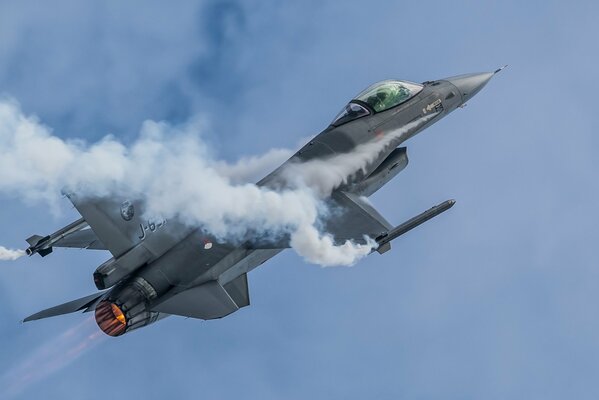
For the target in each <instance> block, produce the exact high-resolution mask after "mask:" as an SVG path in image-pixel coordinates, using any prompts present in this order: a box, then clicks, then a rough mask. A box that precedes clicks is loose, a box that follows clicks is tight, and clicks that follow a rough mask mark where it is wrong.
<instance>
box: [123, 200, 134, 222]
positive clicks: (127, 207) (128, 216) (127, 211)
mask: <svg viewBox="0 0 599 400" xmlns="http://www.w3.org/2000/svg"><path fill="white" fill-rule="evenodd" d="M133 215H135V209H134V208H133V203H131V201H129V200H126V201H125V202H123V204H121V217H123V219H124V220H125V221H131V220H132V219H133Z"/></svg>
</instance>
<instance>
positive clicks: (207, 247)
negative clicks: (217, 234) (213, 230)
mask: <svg viewBox="0 0 599 400" xmlns="http://www.w3.org/2000/svg"><path fill="white" fill-rule="evenodd" d="M211 248H212V242H211V241H210V240H204V250H210V249H211Z"/></svg>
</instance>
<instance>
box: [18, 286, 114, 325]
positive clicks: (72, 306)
mask: <svg viewBox="0 0 599 400" xmlns="http://www.w3.org/2000/svg"><path fill="white" fill-rule="evenodd" d="M103 294H104V292H99V293H94V294H91V295H89V296H85V297H82V298H80V299H77V300H73V301H69V302H68V303H64V304H61V305H58V306H55V307H52V308H48V309H46V310H43V311H40V312H38V313H35V314H33V315H30V316H29V317H27V318H25V319H24V320H23V322H28V321H34V320H36V319H43V318H49V317H56V316H57V315H63V314H70V313H74V312H76V311H82V310H84V309H88V308H90V307H92V306H95V304H94V303H96V301H97V300H98V299H100V297H102V295H103ZM86 311H87V310H86Z"/></svg>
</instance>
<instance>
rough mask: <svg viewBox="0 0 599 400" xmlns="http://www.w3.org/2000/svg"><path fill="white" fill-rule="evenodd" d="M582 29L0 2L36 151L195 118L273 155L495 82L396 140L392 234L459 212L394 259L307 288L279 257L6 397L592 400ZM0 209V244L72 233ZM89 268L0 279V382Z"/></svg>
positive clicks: (515, 11)
mask: <svg viewBox="0 0 599 400" xmlns="http://www.w3.org/2000/svg"><path fill="white" fill-rule="evenodd" d="M598 11H599V10H598V6H597V5H596V3H594V2H590V1H589V2H586V1H577V2H570V3H566V2H551V1H549V2H544V3H543V4H542V5H536V4H534V5H533V4H532V3H531V4H523V3H522V2H515V1H503V2H475V1H470V2H461V3H455V2H436V1H433V2H425V3H409V4H408V3H405V4H403V3H401V2H376V3H375V4H371V3H366V2H356V1H346V2H327V1H324V2H323V1H320V2H316V1H305V2H296V3H281V2H274V1H273V2H268V1H244V2H234V1H220V2H216V1H210V2H183V1H182V2H177V5H176V7H175V6H166V5H165V4H164V3H163V2H129V3H127V5H122V4H121V3H119V2H102V3H100V2H98V3H92V4H88V3H85V4H84V3H77V4H74V3H73V2H67V1H64V2H60V1H59V2H55V3H53V4H52V6H49V5H48V4H46V3H39V2H33V1H23V2H19V3H8V2H2V3H0V38H1V40H0V92H1V93H4V94H5V95H8V96H12V97H14V98H16V99H17V100H18V101H19V102H20V103H21V105H22V107H23V110H24V111H25V112H26V113H29V114H36V115H38V116H39V118H40V120H41V121H43V122H44V123H45V124H47V125H48V126H50V127H52V128H53V129H54V132H55V134H56V135H58V136H60V137H63V138H85V139H86V140H89V141H92V142H93V141H96V140H98V139H100V138H102V137H103V136H105V135H106V134H109V133H111V134H114V135H115V136H117V137H119V138H121V139H122V140H124V141H126V142H127V141H131V140H133V139H134V138H135V137H136V135H137V133H138V131H139V127H140V125H141V123H142V122H143V121H144V120H147V119H153V120H167V121H169V122H173V123H177V122H182V121H186V120H188V119H190V118H192V117H194V116H201V117H202V118H205V119H206V120H207V121H209V126H210V129H209V130H208V132H207V133H205V135H206V139H207V140H208V142H209V143H210V144H211V145H212V147H213V148H214V149H215V152H217V153H218V154H219V156H220V157H221V158H224V159H227V160H235V159H237V158H239V157H241V156H243V155H252V154H260V153H263V152H266V151H267V150H268V149H270V148H271V147H294V146H295V145H296V144H297V142H298V140H300V139H301V138H303V137H306V136H310V135H314V134H316V133H318V132H319V131H320V130H321V129H323V128H324V127H325V126H326V125H327V124H328V123H329V122H330V120H331V119H332V118H333V117H334V115H335V114H336V113H337V112H338V111H339V109H340V108H341V107H342V106H343V105H344V104H345V103H346V102H347V100H349V99H350V98H351V97H352V96H353V95H355V94H356V93H357V92H359V91H360V90H361V89H363V88H364V87H365V86H367V85H368V84H370V83H372V82H375V81H378V80H381V79H386V78H400V79H407V80H412V81H417V82H418V81H424V80H429V79H437V78H443V77H447V76H451V75H456V74H460V73H466V72H477V71H487V70H493V69H495V68H496V67H498V66H500V65H503V64H506V63H507V64H510V67H509V68H508V69H507V70H505V71H504V72H502V73H501V75H499V76H497V77H496V78H494V79H493V81H491V82H490V83H489V85H488V86H487V87H486V88H485V89H484V90H483V91H482V92H481V93H480V94H478V95H477V96H476V97H475V98H474V99H473V100H471V101H470V102H469V104H468V107H466V108H465V109H463V110H458V111H456V112H455V113H454V114H452V115H450V116H449V117H448V118H445V119H444V120H442V121H441V122H440V123H438V124H436V125H434V126H433V127H431V128H430V129H428V130H427V131H425V132H424V133H423V134H421V135H419V136H417V137H415V138H413V139H412V140H410V141H409V142H408V143H407V146H408V154H409V156H410V165H409V166H408V167H407V169H406V170H405V171H403V172H402V173H401V174H400V175H399V176H398V177H397V178H396V179H395V180H394V181H393V182H392V183H391V184H389V185H387V186H386V187H385V188H384V189H382V190H381V191H380V192H379V193H377V194H376V195H375V196H374V197H373V198H372V200H373V202H374V203H375V204H376V206H377V207H378V208H379V210H380V211H381V212H382V214H383V215H385V216H386V217H387V218H388V219H389V220H390V221H392V222H394V223H400V222H402V221H403V220H405V219H407V218H409V217H411V216H413V215H414V214H416V213H418V212H420V211H422V210H424V209H426V208H428V207H429V206H431V205H433V204H435V203H437V202H439V201H442V200H445V199H447V198H455V199H456V200H457V204H456V206H455V207H454V208H452V210H451V211H449V212H447V213H446V214H443V215H442V216H440V217H439V218H437V219H435V220H434V221H432V222H430V223H427V224H425V225H423V226H422V227H420V228H418V229H417V230H415V231H413V232H410V233H409V234H407V235H405V236H404V237H402V238H401V239H400V240H398V241H396V242H394V243H393V250H392V251H391V252H389V253H386V254H385V255H384V256H379V255H378V254H375V255H372V256H370V257H368V258H366V259H365V260H363V261H361V262H360V263H359V264H358V265H356V266H354V267H351V268H345V267H339V268H327V269H323V268H320V267H317V266H314V265H308V264H305V263H304V262H303V261H302V260H301V259H300V258H299V257H298V256H297V255H295V254H294V253H292V252H290V251H288V252H284V253H283V254H281V255H280V256H278V257H277V258H275V259H273V260H271V261H270V262H269V263H267V264H265V265H263V266H262V267H261V268H259V269H257V270H256V271H254V272H253V273H251V274H250V276H249V281H250V293H251V298H252V305H251V306H250V307H248V308H245V309H242V310H240V311H239V312H237V313H235V314H233V315H231V316H229V317H227V318H225V319H223V320H219V321H210V322H201V321H196V320H191V319H187V320H186V319H182V318H169V319H167V320H164V321H161V322H159V323H157V324H155V325H152V326H151V327H148V328H146V329H142V330H139V331H136V332H133V333H131V334H128V335H125V336H123V337H120V338H118V339H106V340H103V341H102V342H101V343H99V344H98V345H97V346H95V347H94V348H92V349H90V350H88V351H86V352H84V353H83V354H82V355H81V356H80V357H79V358H77V359H76V360H74V361H73V362H71V363H68V364H67V365H66V366H64V367H61V368H56V370H55V371H54V372H52V373H50V374H47V376H46V377H45V378H43V379H39V380H36V381H35V382H34V383H32V384H28V385H27V386H26V387H24V388H23V390H19V391H18V393H17V394H16V395H15V396H13V398H16V399H38V398H42V397H43V398H50V399H54V398H56V399H58V398H86V399H103V398H106V396H107V395H115V394H117V395H118V396H119V397H126V396H131V397H136V398H137V397H142V396H143V397H144V398H148V399H160V398H164V397H165V396H169V397H176V398H182V399H187V398H190V399H191V398H199V397H202V398H225V399H226V398H238V397H240V396H243V397H244V398H259V399H281V398H285V399H305V398H314V399H354V398H355V399H363V398H372V399H397V398H417V399H432V398H444V399H474V398H486V399H504V398H523V399H524V398H526V399H530V398H543V399H563V398H578V399H596V398H597V396H599V384H598V383H597V379H596V377H597V374H598V373H599V361H598V360H599V318H598V317H597V314H596V312H595V307H594V306H595V305H596V304H599V269H598V266H599V256H598V253H597V251H596V246H597V244H596V243H597V239H599V232H598V230H599V228H597V223H596V222H597V220H598V216H599V212H598V211H597V205H596V204H597V201H596V199H597V198H598V197H599V183H598V179H597V172H598V170H599V158H598V156H597V151H596V149H597V148H599V141H598V139H597V137H596V132H597V130H598V129H597V128H598V127H599V124H598V121H599V120H598V117H597V113H596V111H595V110H594V108H595V90H597V86H598V85H597V82H596V81H595V69H596V65H597V63H598V61H599V60H598V58H597V54H596V53H597V51H596V50H597V44H596V38H597V37H598V35H599V31H598V28H596V23H595V19H596V18H595V16H596V15H597V12H598ZM0 204H1V207H0V221H1V223H2V226H3V229H1V230H0V244H2V245H4V246H10V247H23V246H24V245H25V243H24V239H25V238H27V237H28V236H30V235H31V234H33V233H47V232H51V231H53V230H54V229H55V228H57V227H59V226H62V225H63V224H64V223H68V222H71V221H72V220H74V219H75V218H76V213H75V212H74V211H67V212H65V213H63V214H62V215H59V216H55V215H52V214H51V213H49V211H48V210H47V209H46V208H45V207H44V206H43V205H40V204H26V203H23V202H22V201H21V200H19V199H16V198H14V197H11V196H10V195H3V197H0ZM107 258H108V255H107V254H106V253H102V252H85V251H76V250H71V251H69V250H60V251H55V253H53V254H52V255H51V256H50V257H46V258H45V259H41V258H39V257H34V258H25V259H20V260H18V261H16V262H14V263H3V264H2V265H0V338H1V339H2V343H3V346H2V350H1V351H0V379H2V378H3V377H4V379H6V377H7V376H8V377H11V376H12V375H11V373H13V372H14V371H21V370H22V368H24V367H23V365H24V363H26V362H28V361H30V360H32V359H34V360H38V358H36V357H37V356H36V355H37V354H39V352H40V351H41V350H39V349H40V348H41V349H44V348H45V347H44V346H48V344H50V345H52V343H55V341H56V340H57V339H56V338H61V335H64V332H65V331H69V330H70V329H73V328H74V327H78V326H79V325H80V324H81V323H82V321H83V320H84V319H85V317H84V316H82V315H77V314H75V315H69V316H65V317H61V318H56V319H52V320H45V321H40V322H35V323H29V324H24V325H22V324H20V323H19V320H20V319H22V318H23V317H24V316H26V315H29V314H31V313H33V312H35V311H38V310H39V309H42V308H45V307H48V306H51V305H54V304H58V303H61V302H63V301H66V300H70V299H72V298H76V297H79V296H83V295H86V294H88V293H91V292H93V291H94V286H93V282H92V279H91V274H92V272H93V271H94V269H95V268H96V266H97V265H99V264H100V263H101V262H103V261H105V260H106V259H107ZM87 328H89V327H87V326H86V327H85V329H87ZM34 365H35V364H34ZM38 365H40V368H42V369H43V368H47V369H48V367H46V365H54V364H52V363H49V364H43V363H39V364H38ZM27 368H28V370H29V369H31V370H35V369H36V368H35V366H28V367H27ZM30 372H33V371H30ZM36 372H37V371H36Z"/></svg>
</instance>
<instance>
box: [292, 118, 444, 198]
mask: <svg viewBox="0 0 599 400" xmlns="http://www.w3.org/2000/svg"><path fill="white" fill-rule="evenodd" d="M437 114H438V113H433V114H429V115H426V116H424V117H421V118H418V119H416V120H414V121H412V122H410V123H408V124H406V125H404V126H402V127H401V128H398V129H396V130H393V131H390V132H387V133H386V134H385V135H383V136H381V137H380V139H379V140H377V141H373V142H368V143H365V144H361V145H358V146H356V148H355V149H354V150H352V151H351V152H349V153H341V154H337V155H335V156H332V157H330V158H327V159H313V160H310V161H307V162H304V163H292V164H290V165H289V167H287V168H286V169H285V171H284V174H285V177H286V179H287V180H289V181H294V182H295V185H296V186H306V187H310V188H312V189H313V190H316V191H317V193H318V194H319V195H320V196H323V197H324V196H328V195H329V194H330V193H331V192H332V191H333V190H334V189H335V188H337V187H339V186H340V185H342V184H344V183H346V180H347V179H348V178H349V177H351V176H352V175H354V174H356V173H358V172H359V171H362V172H363V173H365V172H366V167H367V166H368V165H369V164H371V163H372V162H373V161H375V159H376V158H377V156H379V155H380V154H381V152H382V151H384V150H385V149H386V148H389V147H393V148H395V147H397V146H398V145H399V143H400V141H401V140H402V139H403V136H404V135H405V134H407V133H409V132H410V131H411V130H412V129H414V128H416V127H418V126H421V125H423V124H425V123H427V122H428V121H430V120H432V119H433V118H434V117H436V116H437Z"/></svg>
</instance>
